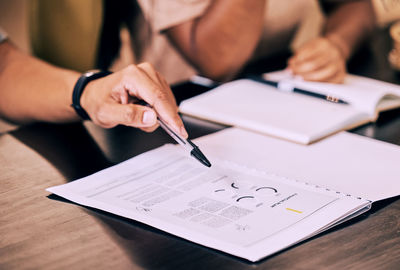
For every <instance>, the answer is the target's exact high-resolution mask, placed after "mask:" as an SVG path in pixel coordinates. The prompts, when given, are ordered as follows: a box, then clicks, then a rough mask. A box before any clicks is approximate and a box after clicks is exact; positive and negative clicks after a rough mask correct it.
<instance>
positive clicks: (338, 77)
mask: <svg viewBox="0 0 400 270" xmlns="http://www.w3.org/2000/svg"><path fill="white" fill-rule="evenodd" d="M288 69H289V70H290V71H291V72H292V73H293V75H298V76H301V77H302V78H303V79H304V80H307V81H317V82H330V83H343V81H344V78H345V75H346V59H345V56H344V55H343V52H342V51H341V49H340V48H339V46H337V44H335V43H334V42H333V41H331V40H330V39H328V38H316V39H313V40H311V41H309V42H307V43H306V44H304V45H303V46H302V47H300V48H299V49H298V50H297V51H296V52H295V54H294V56H293V57H291V58H290V59H289V61H288Z"/></svg>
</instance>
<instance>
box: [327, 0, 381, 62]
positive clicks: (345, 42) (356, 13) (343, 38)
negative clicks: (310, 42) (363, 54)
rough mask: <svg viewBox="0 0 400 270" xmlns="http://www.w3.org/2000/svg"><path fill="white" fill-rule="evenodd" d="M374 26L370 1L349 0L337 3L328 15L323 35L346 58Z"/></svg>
mask: <svg viewBox="0 0 400 270" xmlns="http://www.w3.org/2000/svg"><path fill="white" fill-rule="evenodd" d="M374 26H375V17H374V14H373V10H372V6H371V3H370V1H349V2H347V3H343V4H340V5H338V7H337V8H336V9H335V10H334V11H333V12H332V13H331V14H330V15H329V16H328V20H327V23H326V27H325V31H324V35H325V37H327V38H328V39H330V40H331V41H332V42H333V43H334V44H335V45H336V46H338V47H339V49H340V50H341V52H342V54H343V56H344V58H345V59H346V60H347V59H348V58H349V57H350V56H351V54H352V53H353V52H354V51H355V49H357V47H358V46H359V45H360V43H361V42H362V41H363V40H365V38H366V37H367V36H368V34H369V33H370V32H371V31H372V30H373V28H374Z"/></svg>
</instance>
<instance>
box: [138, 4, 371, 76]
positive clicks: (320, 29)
mask: <svg viewBox="0 0 400 270" xmlns="http://www.w3.org/2000/svg"><path fill="white" fill-rule="evenodd" d="M137 2H138V4H139V7H140V9H141V12H142V15H139V16H136V17H135V21H134V22H133V25H134V27H133V28H134V29H136V33H141V34H138V35H137V37H144V38H142V39H141V43H144V42H145V41H146V40H147V45H146V46H144V45H142V44H137V46H136V47H134V51H136V55H137V58H138V59H142V60H144V59H146V60H148V61H150V62H152V63H153V64H154V65H155V66H156V67H157V68H159V69H160V70H161V71H162V72H163V74H166V76H167V79H168V80H170V81H179V80H182V79H185V78H188V77H190V76H191V75H193V74H195V73H197V72H198V73H200V74H201V75H203V76H205V77H208V78H211V79H214V80H220V81H224V80H228V79H231V78H234V77H235V76H236V75H237V74H238V73H239V72H240V71H241V70H242V69H243V68H244V67H245V66H246V65H247V64H249V63H250V62H251V61H254V60H256V59H262V58H265V57H268V56H271V55H274V54H276V53H279V52H280V51H282V50H287V49H289V48H290V49H291V51H292V52H293V55H292V57H290V59H289V60H288V63H287V68H288V69H289V70H290V71H291V72H292V73H293V74H294V75H298V76H301V77H302V78H303V79H305V80H310V81H322V82H333V83H340V82H343V79H344V76H345V74H346V62H347V61H348V60H349V58H350V57H351V55H352V54H353V53H354V51H355V50H357V48H358V47H359V46H360V44H361V43H362V42H363V41H364V40H365V39H366V37H367V36H368V34H369V33H370V32H371V31H372V29H373V28H374V25H375V22H374V14H373V9H372V6H371V3H370V1H368V0H325V1H324V0H321V1H316V0H315V1H314V0H299V1H285V0H268V1H266V0H252V1H248V0H187V1H183V0H152V1H148V0H137ZM140 16H142V18H140ZM144 22H147V24H148V25H149V27H150V31H149V30H148V29H147V30H146V29H145V28H144V27H143V25H144V24H143V23H144ZM146 35H147V38H146ZM136 43H140V42H136ZM134 45H135V44H134ZM171 67H173V68H172V69H171Z"/></svg>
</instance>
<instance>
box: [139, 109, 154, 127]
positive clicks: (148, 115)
mask: <svg viewBox="0 0 400 270" xmlns="http://www.w3.org/2000/svg"><path fill="white" fill-rule="evenodd" d="M142 122H143V124H146V125H150V124H154V123H155V122H156V114H155V113H154V112H152V111H145V112H144V113H143V119H142Z"/></svg>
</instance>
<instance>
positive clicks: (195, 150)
mask: <svg viewBox="0 0 400 270" xmlns="http://www.w3.org/2000/svg"><path fill="white" fill-rule="evenodd" d="M157 120H158V123H159V124H160V126H161V127H162V129H164V130H165V131H166V132H167V133H168V134H169V135H170V136H171V137H172V138H173V139H174V140H175V141H176V142H177V143H179V144H180V145H182V146H183V147H184V148H185V149H187V150H188V151H189V153H190V155H191V156H192V157H194V158H195V159H197V160H198V161H200V163H201V164H203V165H204V166H207V167H211V163H210V161H208V159H207V158H206V156H205V155H204V154H203V153H202V152H201V151H200V148H199V147H198V146H197V145H195V144H194V143H193V142H192V141H191V140H189V139H184V138H182V137H181V136H179V135H178V134H177V133H175V132H174V131H173V130H172V129H170V128H169V127H168V126H167V125H166V124H165V123H164V122H163V121H162V120H161V119H160V118H159V117H157Z"/></svg>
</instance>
